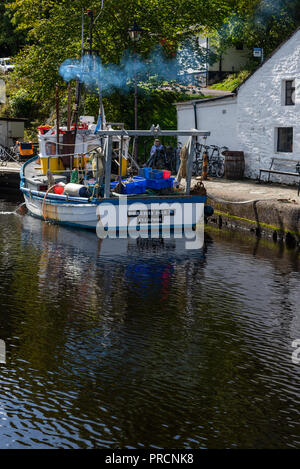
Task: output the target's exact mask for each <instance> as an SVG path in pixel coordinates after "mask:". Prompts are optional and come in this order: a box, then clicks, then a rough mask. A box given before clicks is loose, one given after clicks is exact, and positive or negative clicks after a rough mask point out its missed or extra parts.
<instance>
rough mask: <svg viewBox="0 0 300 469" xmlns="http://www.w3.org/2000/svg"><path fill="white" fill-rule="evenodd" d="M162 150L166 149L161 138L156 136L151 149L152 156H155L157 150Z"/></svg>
mask: <svg viewBox="0 0 300 469" xmlns="http://www.w3.org/2000/svg"><path fill="white" fill-rule="evenodd" d="M162 150H164V146H163V145H162V144H161V143H160V140H159V139H158V138H156V139H155V140H154V144H153V145H152V148H151V150H150V156H153V155H154V154H155V153H156V152H157V151H162Z"/></svg>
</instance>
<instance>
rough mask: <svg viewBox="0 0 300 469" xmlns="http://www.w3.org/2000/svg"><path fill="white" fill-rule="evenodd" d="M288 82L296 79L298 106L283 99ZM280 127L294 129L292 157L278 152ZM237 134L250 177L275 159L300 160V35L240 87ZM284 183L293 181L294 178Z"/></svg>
mask: <svg viewBox="0 0 300 469" xmlns="http://www.w3.org/2000/svg"><path fill="white" fill-rule="evenodd" d="M288 79H295V86H296V96H295V102H296V104H295V106H285V105H284V101H283V99H282V92H283V89H284V87H283V86H282V83H283V80H288ZM277 127H293V128H294V139H293V140H294V148H293V152H292V153H278V152H277V149H276V141H277V138H276V137H277V132H276V128H277ZM237 133H238V139H239V146H240V149H241V150H242V151H244V152H245V162H246V168H245V174H246V176H248V177H251V178H256V177H257V176H258V175H259V168H268V167H269V166H270V164H271V159H272V158H273V157H279V158H286V159H295V160H300V31H297V32H296V33H295V34H294V36H292V38H291V39H290V40H289V41H288V42H286V43H285V44H284V45H283V46H282V47H281V48H280V49H279V50H278V51H277V52H276V53H275V54H274V55H273V56H272V57H271V58H270V59H269V60H268V61H267V62H266V63H265V64H264V65H263V66H262V67H261V68H260V69H258V70H257V71H256V73H254V74H253V75H252V76H251V77H250V78H249V79H248V80H247V81H246V82H245V83H244V84H243V85H242V86H241V88H240V90H239V92H238V113H237ZM287 170H289V169H287ZM290 170H292V171H294V170H293V169H292V168H290ZM265 174H266V173H265ZM274 180H277V181H278V180H279V176H276V178H274ZM281 180H284V181H285V182H292V181H293V180H292V178H291V177H288V178H285V179H284V178H283V177H281ZM296 180H298V179H296Z"/></svg>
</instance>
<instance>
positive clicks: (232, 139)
mask: <svg viewBox="0 0 300 469" xmlns="http://www.w3.org/2000/svg"><path fill="white" fill-rule="evenodd" d="M236 114H237V101H236V98H235V97H228V98H224V99H221V100H216V101H207V102H205V101H204V102H203V103H197V121H198V122H197V124H198V130H202V131H210V132H211V136H210V137H208V139H207V144H208V145H218V146H220V147H222V146H227V147H228V148H230V149H231V150H239V149H240V148H239V146H238V142H237V135H236ZM177 128H178V129H180V130H185V129H191V128H195V117H194V108H193V105H192V103H183V104H177ZM179 140H180V141H181V142H182V143H184V139H182V138H181V139H179Z"/></svg>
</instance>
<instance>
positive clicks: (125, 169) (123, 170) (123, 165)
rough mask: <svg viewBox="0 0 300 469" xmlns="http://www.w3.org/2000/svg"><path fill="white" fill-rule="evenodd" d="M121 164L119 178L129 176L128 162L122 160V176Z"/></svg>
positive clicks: (124, 159)
mask: <svg viewBox="0 0 300 469" xmlns="http://www.w3.org/2000/svg"><path fill="white" fill-rule="evenodd" d="M120 163H121V157H119V164H120ZM120 169H121V164H120V166H119V176H126V174H127V160H126V158H122V174H120Z"/></svg>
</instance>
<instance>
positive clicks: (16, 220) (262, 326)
mask: <svg viewBox="0 0 300 469" xmlns="http://www.w3.org/2000/svg"><path fill="white" fill-rule="evenodd" d="M4 205H5V207H4V208H5V209H7V210H8V209H9V208H11V207H10V206H9V204H7V203H5V204H4ZM236 238H237V237H236ZM253 249H254V246H253V244H251V243H249V240H247V239H245V238H241V239H239V238H237V239H235V240H234V241H233V240H232V239H230V238H228V237H226V235H224V236H223V235H221V236H220V235H218V234H216V233H214V232H213V231H211V232H209V233H207V235H206V239H205V245H204V248H203V249H202V250H201V251H190V252H189V251H186V250H185V248H184V242H183V240H180V239H170V240H162V239H158V240H147V239H140V240H130V239H129V240H127V239H119V240H104V241H99V240H98V238H97V237H96V235H95V234H94V233H92V232H86V231H83V230H71V229H66V228H62V227H59V226H57V225H51V224H47V223H44V222H41V221H39V220H36V219H34V218H31V217H29V216H25V217H12V216H9V218H7V216H4V215H3V216H2V217H1V216H0V295H1V307H0V337H1V338H3V339H4V340H5V341H6V343H7V365H6V366H1V365H0V366H1V377H0V390H1V401H0V402H1V404H0V446H1V447H10V448H17V447H25V446H28V447H35V448H39V447H61V448H78V447H82V448H86V447H96V448H105V447H108V448H118V447H121V448H125V447H135V448H138V447H146V448H150V447H163V448H198V447H206V448H224V447H257V448H259V447H269V448H271V447H273V448H274V447H297V446H299V443H300V438H299V434H300V432H299V423H298V422H299V389H300V381H299V367H297V366H296V365H293V364H292V361H291V353H292V349H291V342H292V340H293V339H294V338H300V320H299V319H300V318H299V307H298V305H299V294H298V284H299V258H298V257H297V255H296V253H295V252H293V255H292V253H291V252H286V251H285V252H284V253H282V252H281V251H280V250H279V249H278V248H277V247H276V246H275V245H270V244H268V243H264V242H262V243H260V244H259V245H258V246H255V251H254V250H253Z"/></svg>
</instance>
